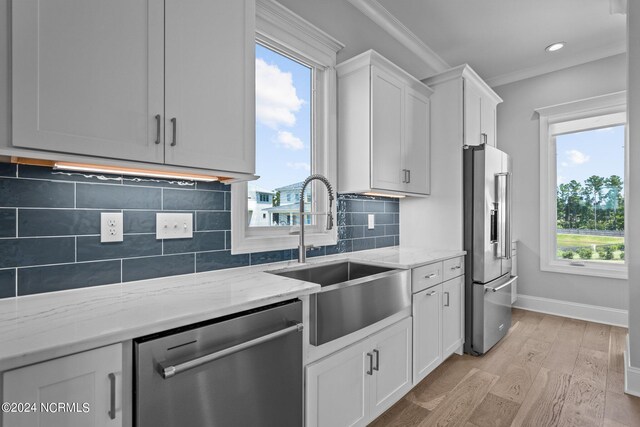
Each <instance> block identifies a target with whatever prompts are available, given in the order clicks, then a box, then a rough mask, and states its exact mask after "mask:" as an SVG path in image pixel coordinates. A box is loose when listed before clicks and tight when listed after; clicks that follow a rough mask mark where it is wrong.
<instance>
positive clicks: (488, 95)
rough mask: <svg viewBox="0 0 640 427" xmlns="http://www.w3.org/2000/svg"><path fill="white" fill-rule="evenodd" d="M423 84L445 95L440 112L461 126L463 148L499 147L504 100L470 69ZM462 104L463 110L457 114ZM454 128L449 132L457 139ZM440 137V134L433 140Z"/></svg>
mask: <svg viewBox="0 0 640 427" xmlns="http://www.w3.org/2000/svg"><path fill="white" fill-rule="evenodd" d="M422 81H423V82H424V83H425V84H428V85H429V86H430V87H433V88H434V90H435V91H436V92H437V91H440V92H442V96H441V97H440V98H442V101H441V105H440V106H439V109H441V110H447V111H448V116H449V117H450V119H451V121H452V124H454V125H456V126H460V128H461V129H462V132H463V133H462V136H463V141H462V144H463V145H480V144H484V143H487V144H489V145H492V146H494V147H496V146H497V141H496V134H497V121H496V118H497V114H496V109H497V106H498V104H499V103H501V102H502V99H501V98H500V97H499V96H498V95H497V94H496V93H495V92H494V91H493V89H491V87H489V85H487V84H486V83H485V82H484V80H482V79H481V78H480V76H478V74H476V72H475V71H473V69H472V68H471V67H470V66H468V65H466V64H465V65H461V66H459V67H455V68H452V69H450V70H447V71H444V72H442V73H440V74H437V75H435V76H433V77H429V78H427V79H424V80H422ZM456 98H457V99H456ZM460 102H461V103H462V111H460V112H458V110H457V109H458V105H459V103H460ZM443 128H445V127H443ZM445 129H446V128H445ZM451 129H452V128H451ZM451 129H447V132H448V136H449V137H453V136H455V135H453V132H451ZM441 136H444V135H440V133H438V134H437V135H434V138H440V137H441Z"/></svg>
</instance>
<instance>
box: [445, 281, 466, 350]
mask: <svg viewBox="0 0 640 427" xmlns="http://www.w3.org/2000/svg"><path fill="white" fill-rule="evenodd" d="M463 311H464V276H459V277H456V278H455V279H451V280H449V281H446V282H444V283H443V284H442V360H445V359H446V358H447V357H449V356H451V355H452V354H453V353H454V352H455V351H456V350H457V349H458V348H460V346H461V345H462V341H463V336H464V330H463Z"/></svg>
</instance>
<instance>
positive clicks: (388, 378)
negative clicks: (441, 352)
mask: <svg viewBox="0 0 640 427" xmlns="http://www.w3.org/2000/svg"><path fill="white" fill-rule="evenodd" d="M411 341H412V337H411V318H407V319H405V320H403V321H401V322H399V323H397V324H395V325H393V326H391V327H389V328H388V329H385V330H384V331H382V332H380V333H379V334H377V335H376V336H375V338H374V341H373V342H372V344H371V345H368V347H367V348H369V347H371V349H370V350H369V352H371V353H372V354H373V357H372V358H373V375H372V376H371V378H370V379H371V415H370V419H374V418H376V417H377V416H378V415H380V414H382V413H383V412H384V411H386V410H387V409H388V408H389V407H391V405H393V404H394V403H396V402H397V401H398V400H400V398H401V397H402V396H404V394H405V393H407V392H408V391H409V390H410V389H411V386H412V378H411V373H412V369H411V368H412V367H411ZM365 345H366V344H365Z"/></svg>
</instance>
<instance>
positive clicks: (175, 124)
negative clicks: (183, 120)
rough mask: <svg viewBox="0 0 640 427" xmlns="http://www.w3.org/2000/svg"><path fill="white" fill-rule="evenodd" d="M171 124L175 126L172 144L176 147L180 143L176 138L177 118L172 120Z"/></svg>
mask: <svg viewBox="0 0 640 427" xmlns="http://www.w3.org/2000/svg"><path fill="white" fill-rule="evenodd" d="M171 124H172V125H173V141H172V142H171V146H172V147H175V146H176V144H177V143H178V140H177V138H176V134H177V133H178V119H176V118H175V117H174V118H173V119H171Z"/></svg>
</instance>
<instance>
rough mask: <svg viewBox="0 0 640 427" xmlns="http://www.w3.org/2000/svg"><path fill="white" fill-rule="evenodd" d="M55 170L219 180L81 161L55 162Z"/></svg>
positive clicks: (207, 180) (202, 176)
mask: <svg viewBox="0 0 640 427" xmlns="http://www.w3.org/2000/svg"><path fill="white" fill-rule="evenodd" d="M53 169H55V170H65V171H76V172H94V173H110V174H122V175H133V176H144V177H150V178H171V179H184V180H190V181H204V182H212V181H219V178H218V177H215V176H208V175H197V174H181V173H172V172H162V171H149V170H145V169H133V168H131V169H130V168H119V167H115V166H101V165H89V164H82V163H70V162H55V164H54V165H53Z"/></svg>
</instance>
